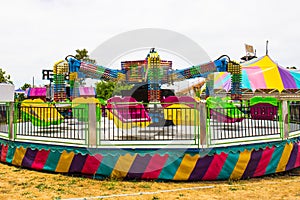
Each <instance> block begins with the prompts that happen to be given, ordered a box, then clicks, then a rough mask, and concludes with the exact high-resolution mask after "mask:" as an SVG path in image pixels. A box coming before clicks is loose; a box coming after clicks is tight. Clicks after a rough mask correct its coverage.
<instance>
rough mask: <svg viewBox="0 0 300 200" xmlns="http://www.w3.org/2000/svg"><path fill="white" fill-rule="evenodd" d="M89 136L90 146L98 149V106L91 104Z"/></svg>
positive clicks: (89, 105)
mask: <svg viewBox="0 0 300 200" xmlns="http://www.w3.org/2000/svg"><path fill="white" fill-rule="evenodd" d="M88 109H89V135H88V137H89V138H88V146H89V147H96V146H97V130H96V128H97V120H96V119H97V118H96V104H95V103H89V104H88Z"/></svg>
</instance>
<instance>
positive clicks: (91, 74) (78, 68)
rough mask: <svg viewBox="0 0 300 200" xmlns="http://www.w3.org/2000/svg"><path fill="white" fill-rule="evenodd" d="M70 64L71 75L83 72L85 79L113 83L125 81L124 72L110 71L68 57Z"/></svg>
mask: <svg viewBox="0 0 300 200" xmlns="http://www.w3.org/2000/svg"><path fill="white" fill-rule="evenodd" d="M66 60H67V61H68V63H69V69H70V73H74V72H77V73H78V72H81V73H83V74H84V76H85V78H92V79H97V80H105V81H113V82H116V81H118V80H125V72H124V71H122V70H116V69H109V68H107V67H103V66H100V65H96V64H92V63H88V62H84V61H80V60H77V59H76V58H74V57H69V56H67V57H66Z"/></svg>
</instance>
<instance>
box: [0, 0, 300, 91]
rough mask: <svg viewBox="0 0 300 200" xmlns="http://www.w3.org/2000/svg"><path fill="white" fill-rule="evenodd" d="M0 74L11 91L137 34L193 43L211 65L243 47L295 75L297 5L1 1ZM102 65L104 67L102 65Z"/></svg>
mask: <svg viewBox="0 0 300 200" xmlns="http://www.w3.org/2000/svg"><path fill="white" fill-rule="evenodd" d="M0 2H1V5H0V67H1V68H2V69H3V70H5V71H6V73H7V74H10V75H11V79H12V81H13V82H14V83H15V85H16V88H18V87H20V86H22V85H23V84H24V83H25V82H27V83H32V79H33V78H32V77H35V83H37V84H47V81H42V80H41V79H42V75H41V74H42V69H52V67H53V64H54V63H55V62H56V61H58V60H60V59H64V58H65V56H66V55H69V54H75V50H76V49H82V48H86V49H87V50H89V51H90V52H92V51H93V50H94V49H95V48H96V47H97V46H98V45H100V44H101V43H102V42H104V41H106V40H108V39H109V38H111V37H113V36H115V35H117V34H120V33H122V32H126V31H130V30H134V29H139V28H163V29H169V30H172V31H176V32H179V33H181V34H184V35H186V36H187V37H189V38H190V39H192V40H194V41H195V42H197V43H198V44H199V45H200V46H201V47H202V48H203V49H204V50H205V51H206V52H207V53H208V55H209V56H210V57H211V58H212V59H216V58H217V57H219V56H220V55H222V54H227V55H229V56H230V57H231V58H233V59H235V60H239V58H240V57H241V56H243V55H244V54H245V49H244V44H245V43H248V44H251V45H253V46H254V48H255V49H257V55H258V56H261V55H264V54H265V42H266V40H269V55H270V56H271V58H273V59H274V60H275V61H277V62H278V63H279V64H280V65H282V66H296V67H298V68H300V59H299V53H300V47H299V45H300V1H296V0H293V1H289V0H285V1H277V0H251V1H242V0H215V1H213V0H205V1H204V0H185V1H182V0H181V1H176V0H151V1H144V0H26V1H24V0H20V1H15V0H9V1H5V0H1V1H0ZM99 64H101V63H99Z"/></svg>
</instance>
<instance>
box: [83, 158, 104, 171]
mask: <svg viewBox="0 0 300 200" xmlns="http://www.w3.org/2000/svg"><path fill="white" fill-rule="evenodd" d="M102 159H103V156H102V155H100V154H96V155H94V156H90V155H88V156H87V158H86V160H85V163H84V166H83V168H82V170H81V173H83V174H95V173H96V172H97V169H98V167H99V165H100V163H101V161H102Z"/></svg>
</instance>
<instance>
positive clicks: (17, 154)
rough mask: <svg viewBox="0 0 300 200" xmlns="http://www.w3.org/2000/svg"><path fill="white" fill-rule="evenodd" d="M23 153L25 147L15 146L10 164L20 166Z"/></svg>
mask: <svg viewBox="0 0 300 200" xmlns="http://www.w3.org/2000/svg"><path fill="white" fill-rule="evenodd" d="M25 153H26V149H24V148H23V147H20V148H17V149H16V151H15V154H14V158H13V160H12V164H13V165H16V166H21V165H22V161H23V158H24V156H25Z"/></svg>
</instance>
